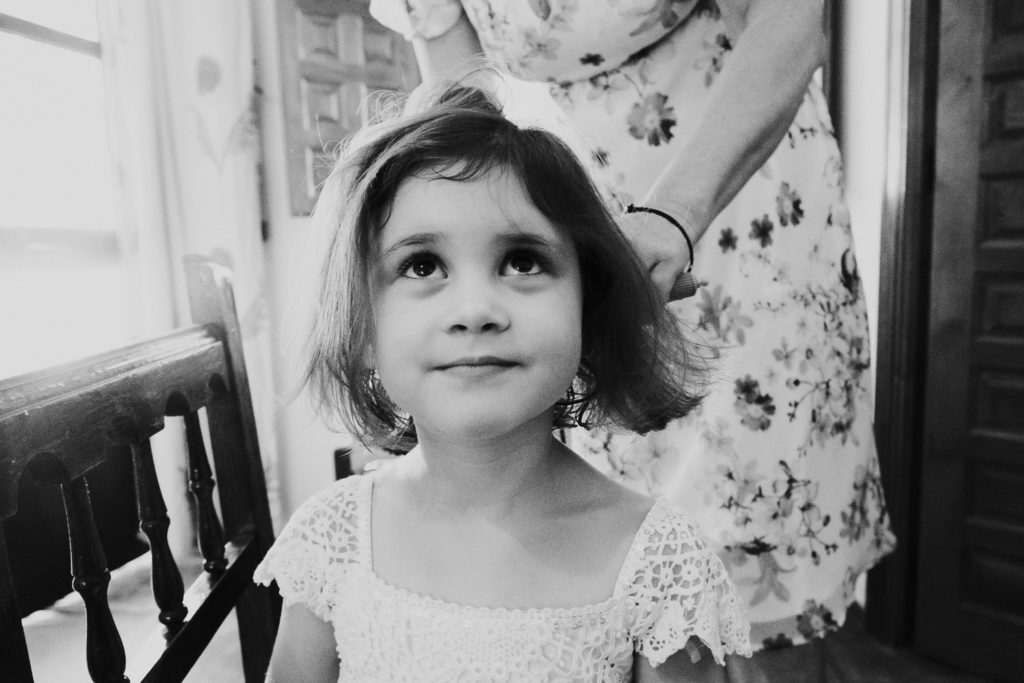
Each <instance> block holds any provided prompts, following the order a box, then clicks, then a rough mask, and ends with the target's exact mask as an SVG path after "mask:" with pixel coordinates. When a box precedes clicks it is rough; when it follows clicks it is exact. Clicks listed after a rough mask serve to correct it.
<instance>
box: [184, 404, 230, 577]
mask: <svg viewBox="0 0 1024 683" xmlns="http://www.w3.org/2000/svg"><path fill="white" fill-rule="evenodd" d="M184 418H185V440H186V442H187V444H188V479H189V484H188V487H189V490H190V491H191V492H192V497H193V499H194V500H195V503H196V534H197V537H198V541H199V551H200V552H201V553H202V555H203V560H204V561H203V569H205V570H206V571H207V572H210V573H211V574H218V573H220V572H222V571H224V567H225V566H226V565H227V559H226V558H225V557H224V529H223V528H222V527H221V524H220V517H218V516H217V509H216V508H215V507H214V505H213V487H214V486H215V484H214V481H213V473H212V472H211V470H210V460H209V458H207V457H206V444H205V443H204V442H203V432H202V429H201V428H200V426H199V415H197V414H196V413H195V411H189V412H187V413H185V415H184Z"/></svg>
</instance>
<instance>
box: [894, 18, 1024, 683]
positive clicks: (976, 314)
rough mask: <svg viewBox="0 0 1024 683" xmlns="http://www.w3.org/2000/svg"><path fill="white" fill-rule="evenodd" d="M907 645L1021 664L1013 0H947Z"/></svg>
mask: <svg viewBox="0 0 1024 683" xmlns="http://www.w3.org/2000/svg"><path fill="white" fill-rule="evenodd" d="M939 21H940V28H939V65H938V79H937V84H936V85H937V93H936V95H937V96H936V101H937V111H936V147H935V193H934V203H933V206H932V217H933V235H932V254H931V258H932V260H931V283H930V291H931V300H930V303H929V308H928V316H929V320H928V335H929V341H928V360H927V365H928V367H927V380H926V382H927V391H926V400H925V416H924V430H925V434H924V454H923V455H924V457H923V462H922V489H921V496H922V499H921V502H922V504H921V517H920V524H919V527H920V530H921V531H920V546H919V555H918V577H919V581H918V589H917V600H916V604H917V607H916V623H915V626H916V628H915V636H914V639H915V645H916V648H917V649H919V650H920V651H921V652H923V653H925V654H927V655H929V656H931V657H934V658H936V659H940V660H943V661H946V662H948V663H950V664H952V665H954V666H957V667H959V668H963V669H967V670H969V671H972V672H975V673H979V674H983V675H988V676H992V677H994V678H996V679H998V680H1020V679H1019V678H1017V677H1018V676H1020V672H1021V671H1024V3H1020V2H1013V1H1011V0H1003V1H1000V0H966V1H965V0H943V2H942V3H941V12H940V19H939Z"/></svg>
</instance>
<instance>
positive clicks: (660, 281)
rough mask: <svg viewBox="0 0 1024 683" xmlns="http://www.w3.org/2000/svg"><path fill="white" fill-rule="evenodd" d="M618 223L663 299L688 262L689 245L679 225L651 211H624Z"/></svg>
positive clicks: (667, 296) (689, 255) (666, 298)
mask: <svg viewBox="0 0 1024 683" xmlns="http://www.w3.org/2000/svg"><path fill="white" fill-rule="evenodd" d="M619 227H620V228H621V229H622V232H623V233H624V234H625V235H626V238H627V239H628V240H629V241H630V243H631V244H632V245H633V250H634V251H635V252H636V255H637V256H638V257H639V259H640V262H641V263H642V264H643V266H644V268H645V269H646V271H647V274H648V275H649V276H650V278H651V282H653V283H654V286H655V288H656V289H657V290H658V292H659V293H660V294H661V296H662V298H664V299H665V300H666V301H667V300H668V298H669V292H671V291H672V285H674V284H675V282H676V280H678V279H679V276H680V275H682V274H683V273H685V272H686V268H687V266H688V265H689V264H690V258H691V254H690V249H689V247H687V246H686V240H685V239H684V238H683V236H682V235H681V234H679V230H678V228H676V227H675V226H674V225H672V224H671V223H669V222H668V221H667V220H665V219H664V218H661V217H660V216H655V215H654V214H650V213H641V212H637V213H626V214H623V215H622V216H620V217H619Z"/></svg>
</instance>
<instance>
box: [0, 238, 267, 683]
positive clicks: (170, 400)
mask: <svg viewBox="0 0 1024 683" xmlns="http://www.w3.org/2000/svg"><path fill="white" fill-rule="evenodd" d="M185 269H186V276H187V281H188V291H189V301H190V305H191V310H192V320H193V323H194V325H192V326H190V327H186V328H181V329H178V330H174V331H172V332H170V333H168V334H165V335H163V336H161V337H158V338H154V339H151V340H149V341H145V342H141V343H137V344H132V345H130V346H126V347H124V348H121V349H117V350H114V351H111V352H108V353H103V354H99V355H96V356H92V357H90V358H86V359H84V360H82V361H80V362H76V363H69V364H65V365H61V366H58V367H55V368H52V369H48V370H43V371H40V372H35V373H31V374H27V375H23V376H20V377H14V378H12V379H9V380H5V381H2V382H0V643H2V647H0V649H2V650H3V652H2V653H0V680H3V681H23V680H24V681H31V680H32V670H31V663H30V662H29V656H28V649H27V647H26V644H25V635H24V631H23V630H22V624H21V613H20V611H19V609H18V603H17V595H16V594H15V583H14V581H13V579H12V575H11V569H10V563H9V561H8V556H7V544H6V541H5V538H4V531H3V522H4V521H6V520H8V519H10V518H12V517H13V516H14V515H17V514H18V510H17V507H18V505H17V501H18V496H17V494H18V485H19V480H20V479H21V478H22V477H24V476H29V477H32V478H33V479H34V480H35V482H36V483H39V484H52V485H56V486H57V487H59V490H60V493H61V496H62V498H63V502H64V508H65V515H66V519H67V528H68V537H69V545H70V550H71V574H72V576H73V587H74V590H75V591H77V592H78V593H79V594H81V596H82V598H83V601H84V603H85V608H86V620H87V631H88V633H87V638H86V639H85V641H84V642H83V647H84V648H86V660H87V663H88V669H89V675H90V676H91V677H92V679H93V680H94V681H122V680H127V679H126V678H125V669H126V661H127V662H130V664H131V673H132V674H133V679H135V678H137V679H138V680H154V681H169V680H181V679H183V678H184V677H185V675H186V674H187V673H188V671H189V669H190V668H191V667H192V665H193V664H194V663H195V661H196V660H197V659H198V658H199V655H200V654H201V653H202V652H203V650H204V648H205V647H206V646H207V644H208V643H209V642H210V640H211V639H212V637H213V635H214V634H215V632H216V631H217V629H218V628H219V627H220V625H221V624H222V623H223V622H224V621H225V619H226V618H227V616H228V615H229V614H230V612H231V610H232V608H235V609H236V614H237V617H238V626H239V628H238V631H239V635H240V638H241V643H240V644H241V651H242V660H243V667H244V672H245V678H246V680H247V681H252V680H262V679H263V676H264V675H265V672H266V669H267V665H268V662H269V658H270V652H271V650H272V646H273V641H274V636H275V634H276V630H277V622H278V617H279V615H280V598H279V596H278V595H277V594H276V592H275V591H274V590H273V589H268V588H264V587H260V586H256V585H254V584H253V583H252V574H253V571H254V569H255V567H256V565H257V564H258V563H259V561H260V560H261V559H262V558H263V555H264V554H265V553H266V551H267V549H268V548H269V547H270V545H271V543H272V542H273V529H272V526H271V518H270V511H269V506H268V503H267V490H266V482H265V480H264V475H263V464H262V461H261V459H260V452H259V445H258V443H257V439H256V426H255V421H254V416H253V410H252V402H251V397H250V393H249V384H248V379H247V377H246V372H245V361H244V358H243V355H242V343H241V330H240V329H239V324H238V319H237V315H236V312H235V303H234V295H233V292H232V289H231V284H230V275H229V273H228V271H227V270H226V269H224V268H221V267H219V266H216V265H215V264H212V263H211V262H209V261H207V260H205V259H203V258H201V257H197V256H186V257H185ZM201 408H205V413H206V420H207V428H208V435H209V441H210V445H211V448H212V451H213V466H214V469H215V471H216V482H215V480H214V477H213V474H212V470H211V467H210V464H209V459H208V458H207V454H206V448H205V446H204V439H203V435H202V428H201V425H200V413H199V412H198V411H199V410H200V409H201ZM169 415H174V416H181V417H182V418H183V422H184V425H185V435H186V442H187V445H188V449H187V450H188V453H187V460H188V464H187V469H188V472H189V488H190V490H191V491H192V495H193V498H194V500H195V510H196V522H197V534H196V536H197V539H198V545H199V550H200V552H201V553H202V556H203V559H204V563H203V566H204V570H205V571H204V572H203V574H201V575H200V576H199V578H198V579H197V580H196V581H195V583H193V584H192V586H191V587H190V588H189V589H188V590H187V591H186V590H185V587H184V585H183V581H182V577H181V572H180V570H179V569H178V566H177V564H176V562H175V560H174V558H173V557H172V555H171V550H170V548H169V545H168V542H167V528H168V525H169V520H168V517H167V510H166V507H165V505H164V500H163V495H162V494H161V491H160V486H159V484H158V482H157V477H156V471H155V469H154V464H153V452H152V449H151V447H150V441H149V439H150V437H151V436H152V435H153V434H155V433H156V432H158V431H160V430H161V429H162V428H163V426H164V418H165V416H169ZM126 449H130V451H131V460H132V466H133V469H134V486H135V495H136V502H137V511H138V517H139V526H140V528H141V529H142V531H143V532H144V533H145V535H146V536H147V538H148V540H149V545H150V553H151V556H152V586H153V594H154V599H155V602H156V604H157V606H158V607H159V612H160V616H159V621H160V622H161V623H162V624H163V629H164V632H163V633H162V634H160V635H161V637H156V638H153V639H151V640H150V641H149V644H148V645H147V646H146V647H145V648H144V651H143V652H133V653H130V657H126V654H125V651H124V646H123V645H122V641H121V637H120V635H119V633H118V631H117V628H116V626H115V624H114V621H113V618H112V616H111V612H110V607H109V604H108V602H107V584H108V583H109V580H110V572H109V568H108V567H107V561H106V559H105V557H104V553H103V548H102V546H101V544H100V542H99V537H98V535H97V528H96V523H95V519H94V516H93V509H92V505H91V503H90V497H89V485H88V476H89V472H90V471H92V470H94V469H95V468H96V467H97V466H99V465H100V464H101V463H103V462H104V460H107V459H110V458H113V457H118V454H120V455H122V456H123V455H125V450H126ZM214 490H216V491H217V493H218V495H219V501H220V513H221V514H220V516H218V514H217V509H216V507H215V505H214V500H213V491H214ZM159 626H160V625H159V624H154V627H155V628H159ZM136 672H138V675H137V676H136Z"/></svg>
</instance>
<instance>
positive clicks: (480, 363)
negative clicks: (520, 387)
mask: <svg viewBox="0 0 1024 683" xmlns="http://www.w3.org/2000/svg"><path fill="white" fill-rule="evenodd" d="M516 365H519V363H517V362H515V361H513V360H509V359H507V358H499V357H497V356H472V357H466V358H459V359H458V360H455V361H452V362H451V363H445V364H444V365H439V366H438V367H437V369H438V370H457V369H465V370H467V371H472V370H474V369H480V370H485V369H498V368H511V367H515V366H516Z"/></svg>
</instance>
